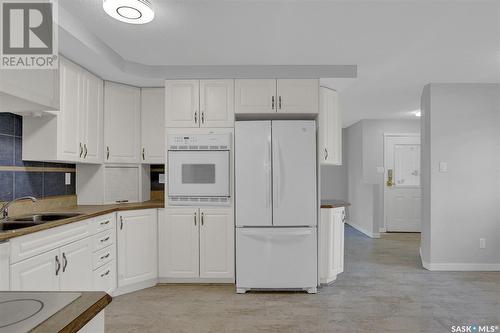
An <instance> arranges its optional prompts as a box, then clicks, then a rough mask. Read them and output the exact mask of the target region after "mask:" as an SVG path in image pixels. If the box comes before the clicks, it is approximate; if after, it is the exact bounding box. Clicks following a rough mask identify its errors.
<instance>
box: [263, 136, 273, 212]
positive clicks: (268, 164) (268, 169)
mask: <svg viewBox="0 0 500 333" xmlns="http://www.w3.org/2000/svg"><path fill="white" fill-rule="evenodd" d="M271 158H272V147H271V136H269V137H268V139H267V160H266V163H265V164H264V168H265V169H266V174H267V180H268V182H269V187H268V188H267V189H266V207H270V206H271V196H272V192H273V180H272V179H271V177H272V175H271V163H272V161H271Z"/></svg>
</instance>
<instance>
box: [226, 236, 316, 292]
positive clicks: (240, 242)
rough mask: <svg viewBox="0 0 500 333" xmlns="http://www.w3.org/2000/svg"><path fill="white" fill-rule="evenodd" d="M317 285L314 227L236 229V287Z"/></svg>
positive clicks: (293, 287)
mask: <svg viewBox="0 0 500 333" xmlns="http://www.w3.org/2000/svg"><path fill="white" fill-rule="evenodd" d="M316 285H317V234H316V228H237V229H236V287H237V288H243V289H251V288H255V289H261V288H262V289H264V288H269V289H287V288H291V289H306V288H315V287H316Z"/></svg>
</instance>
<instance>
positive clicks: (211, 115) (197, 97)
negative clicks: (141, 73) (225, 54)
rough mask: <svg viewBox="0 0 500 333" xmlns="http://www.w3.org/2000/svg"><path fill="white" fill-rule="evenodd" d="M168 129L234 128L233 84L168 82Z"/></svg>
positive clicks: (218, 81)
mask: <svg viewBox="0 0 500 333" xmlns="http://www.w3.org/2000/svg"><path fill="white" fill-rule="evenodd" d="M165 125H166V127H233V126H234V80H201V81H198V80H167V81H165Z"/></svg>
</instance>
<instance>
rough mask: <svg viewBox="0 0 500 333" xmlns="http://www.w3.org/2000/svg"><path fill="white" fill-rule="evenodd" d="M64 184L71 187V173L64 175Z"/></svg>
mask: <svg viewBox="0 0 500 333" xmlns="http://www.w3.org/2000/svg"><path fill="white" fill-rule="evenodd" d="M64 184H66V185H71V173H69V172H66V173H65V174H64Z"/></svg>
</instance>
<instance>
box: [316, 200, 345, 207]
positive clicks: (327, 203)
mask: <svg viewBox="0 0 500 333" xmlns="http://www.w3.org/2000/svg"><path fill="white" fill-rule="evenodd" d="M350 205H351V204H350V203H348V202H347V201H343V200H335V199H321V208H339V207H347V206H350Z"/></svg>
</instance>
